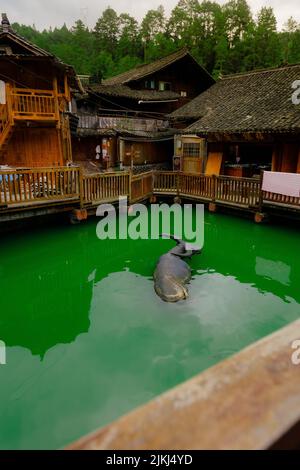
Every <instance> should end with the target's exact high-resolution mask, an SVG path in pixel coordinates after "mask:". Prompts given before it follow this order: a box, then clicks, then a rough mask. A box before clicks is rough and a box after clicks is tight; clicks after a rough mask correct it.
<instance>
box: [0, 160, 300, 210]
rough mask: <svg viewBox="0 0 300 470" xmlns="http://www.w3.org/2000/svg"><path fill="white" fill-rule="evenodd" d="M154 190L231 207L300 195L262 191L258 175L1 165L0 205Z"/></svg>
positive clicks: (289, 202)
mask: <svg viewBox="0 0 300 470" xmlns="http://www.w3.org/2000/svg"><path fill="white" fill-rule="evenodd" d="M152 194H161V195H170V196H179V197H186V198H192V199H195V200H198V201H202V202H215V203H220V204H225V205H231V206H235V207H242V208H247V209H254V210H256V211H259V210H261V204H260V201H261V200H263V205H265V204H266V203H268V204H273V205H277V206H278V205H279V206H280V205H281V206H284V207H289V208H294V209H298V210H299V209H300V198H292V197H288V196H281V195H278V194H273V193H265V192H262V190H261V180H259V179H252V178H238V177H230V176H215V175H212V176H211V175H203V174H200V175H197V174H187V173H180V172H168V171H167V172H159V171H154V172H153V171H150V172H144V173H140V174H137V175H132V174H131V173H130V172H118V173H94V174H89V175H83V174H82V170H81V169H80V167H59V168H34V169H16V170H13V169H9V170H4V171H0V205H2V206H9V205H13V204H16V203H30V204H31V203H34V202H39V203H43V202H45V203H46V202H48V201H49V200H52V199H59V200H61V201H63V200H66V199H69V198H75V199H76V200H78V201H79V202H80V206H81V207H84V206H85V205H87V206H89V205H96V204H100V203H101V202H106V201H111V202H117V201H118V198H119V197H122V196H126V197H128V198H129V202H130V203H135V202H138V201H142V200H144V199H147V198H149V197H150V196H152Z"/></svg>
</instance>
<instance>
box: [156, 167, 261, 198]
mask: <svg viewBox="0 0 300 470" xmlns="http://www.w3.org/2000/svg"><path fill="white" fill-rule="evenodd" d="M260 187H261V182H260V180H257V179H251V178H234V177H230V176H215V175H213V176H208V175H194V174H187V173H174V172H173V173H172V172H156V173H155V176H154V188H153V191H154V192H155V193H160V194H177V195H178V196H183V197H184V196H187V197H193V198H197V199H201V200H204V201H206V200H207V201H214V202H223V203H227V204H233V205H237V206H246V207H257V206H258V204H259V201H260Z"/></svg>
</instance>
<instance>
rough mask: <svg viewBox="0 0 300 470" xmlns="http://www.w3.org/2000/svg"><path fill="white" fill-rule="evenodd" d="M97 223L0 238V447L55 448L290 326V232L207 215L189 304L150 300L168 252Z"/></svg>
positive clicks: (297, 309) (293, 273)
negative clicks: (3, 352)
mask: <svg viewBox="0 0 300 470" xmlns="http://www.w3.org/2000/svg"><path fill="white" fill-rule="evenodd" d="M95 229H96V219H90V220H89V221H88V223H86V224H82V225H80V226H68V225H61V224H60V225H57V226H48V227H45V228H36V229H32V230H26V231H25V230H24V231H22V232H21V231H19V232H18V233H14V234H10V235H2V237H1V257H0V283H1V298H0V339H2V340H3V341H5V343H6V345H7V364H6V365H3V366H2V365H0V383H1V387H0V423H1V426H0V448H2V449H30V448H33V449H42V448H43V449H52V448H58V447H62V446H64V445H66V444H68V443H70V442H71V441H73V440H75V439H77V438H79V437H80V436H82V435H83V434H85V433H88V432H90V431H92V430H94V429H95V428H98V427H100V426H103V425H105V424H107V423H109V422H111V421H112V420H114V419H116V418H117V417H119V416H120V415H122V414H124V413H125V412H127V411H129V410H131V409H133V408H134V407H136V406H137V405H140V404H142V403H145V402H147V401H148V400H150V399H152V398H153V397H155V396H156V395H158V394H159V393H161V392H164V391H165V390H167V389H169V388H170V387H173V386H175V385H176V384H178V383H180V382H183V381H184V380H187V379H189V378H190V377H192V376H193V375H195V374H197V373H199V372H201V371H203V370H204V369H206V368H208V367H210V366H212V365H213V364H215V363H217V362H219V361H221V360H222V359H224V358H226V357H228V356H230V355H232V354H234V353H235V352H237V351H239V350H241V349H242V348H243V347H245V346H247V345H249V344H250V343H252V342H253V341H255V340H258V339H259V338H261V337H263V336H265V335H267V334H269V333H271V332H273V331H275V330H277V329H279V328H280V327H282V326H284V325H286V324H287V323H289V322H292V321H293V320H295V319H297V318H299V316H300V289H299V283H300V263H299V257H300V256H299V232H298V230H296V229H293V228H289V227H284V226H276V227H275V226H272V225H255V224H254V223H253V222H252V221H248V220H243V219H239V218H233V217H231V216H227V215H222V214H216V215H214V214H207V215H206V220H205V247H204V251H203V254H202V255H200V256H198V257H195V258H194V259H193V261H192V262H191V265H192V267H193V270H194V271H193V279H192V281H191V284H190V286H189V290H190V297H189V299H188V300H187V301H183V302H180V303H178V304H175V305H174V304H167V303H164V302H162V301H161V300H160V299H159V298H158V297H157V296H156V295H155V293H154V290H153V281H152V273H153V271H154V268H155V264H156V261H157V259H158V258H159V256H160V255H162V254H163V253H165V252H166V251H167V250H168V249H170V247H172V246H173V242H172V241H170V240H156V241H151V240H149V241H148V240H147V241H145V240H138V241H130V240H125V241H117V240H115V241H114V240H111V241H100V240H98V239H97V238H96V232H95Z"/></svg>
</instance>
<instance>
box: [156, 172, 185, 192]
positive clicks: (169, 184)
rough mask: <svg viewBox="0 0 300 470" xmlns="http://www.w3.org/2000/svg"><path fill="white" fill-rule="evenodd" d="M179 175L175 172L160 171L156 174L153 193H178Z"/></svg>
mask: <svg viewBox="0 0 300 470" xmlns="http://www.w3.org/2000/svg"><path fill="white" fill-rule="evenodd" d="M178 175H179V173H174V171H160V172H155V173H154V179H153V191H155V192H160V193H165V194H173V193H175V194H176V193H177V192H178V189H179V188H178Z"/></svg>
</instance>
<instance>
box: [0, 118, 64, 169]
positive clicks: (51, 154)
mask: <svg viewBox="0 0 300 470" xmlns="http://www.w3.org/2000/svg"><path fill="white" fill-rule="evenodd" d="M59 138H60V137H59V134H58V131H57V130H56V128H54V127H51V128H24V129H23V128H19V129H18V128H16V129H15V130H14V133H13V135H12V137H11V139H10V141H9V144H8V147H7V151H6V155H5V158H4V157H2V159H1V160H2V164H7V165H12V166H20V167H42V166H61V165H63V164H64V162H63V156H62V150H61V145H60V141H59Z"/></svg>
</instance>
